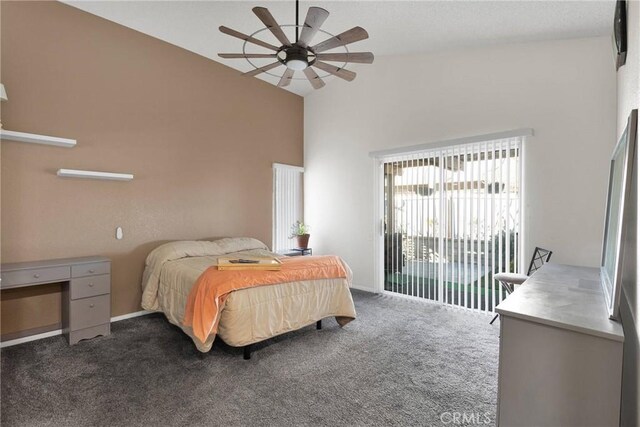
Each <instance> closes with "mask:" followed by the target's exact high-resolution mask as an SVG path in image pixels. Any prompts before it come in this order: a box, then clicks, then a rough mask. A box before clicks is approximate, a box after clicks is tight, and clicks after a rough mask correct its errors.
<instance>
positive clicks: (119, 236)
mask: <svg viewBox="0 0 640 427" xmlns="http://www.w3.org/2000/svg"><path fill="white" fill-rule="evenodd" d="M122 237H123V233H122V227H118V228H116V239H118V240H122Z"/></svg>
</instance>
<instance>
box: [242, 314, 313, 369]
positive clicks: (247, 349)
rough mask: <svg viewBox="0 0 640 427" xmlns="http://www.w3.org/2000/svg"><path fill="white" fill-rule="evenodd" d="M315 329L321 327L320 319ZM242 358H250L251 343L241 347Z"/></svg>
mask: <svg viewBox="0 0 640 427" xmlns="http://www.w3.org/2000/svg"><path fill="white" fill-rule="evenodd" d="M316 329H318V330H320V329H322V319H320V320H318V321H317V322H316ZM242 358H243V359H244V360H250V359H251V344H247V345H245V346H244V347H242Z"/></svg>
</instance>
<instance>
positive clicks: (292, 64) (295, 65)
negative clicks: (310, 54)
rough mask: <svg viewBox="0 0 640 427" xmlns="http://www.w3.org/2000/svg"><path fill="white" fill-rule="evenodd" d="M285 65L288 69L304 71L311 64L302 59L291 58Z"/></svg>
mask: <svg viewBox="0 0 640 427" xmlns="http://www.w3.org/2000/svg"><path fill="white" fill-rule="evenodd" d="M285 65H286V66H287V68H288V69H290V70H293V71H302V70H304V69H305V68H307V67H308V66H309V64H307V62H306V61H303V60H301V59H290V60H289V61H287V63H286V64H285Z"/></svg>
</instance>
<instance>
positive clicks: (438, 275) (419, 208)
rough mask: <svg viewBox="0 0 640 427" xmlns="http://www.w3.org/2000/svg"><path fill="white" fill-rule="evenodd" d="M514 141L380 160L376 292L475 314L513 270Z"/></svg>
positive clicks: (517, 193)
mask: <svg viewBox="0 0 640 427" xmlns="http://www.w3.org/2000/svg"><path fill="white" fill-rule="evenodd" d="M521 146H522V138H509V139H500V140H494V141H486V142H481V143H474V144H468V145H456V146H451V147H445V148H439V149H434V150H428V151H422V152H417V153H415V152H414V153H411V154H406V155H395V156H393V157H388V158H385V159H383V160H382V170H383V175H384V189H383V193H384V198H383V206H384V214H383V215H384V221H383V222H384V239H383V240H384V243H383V245H384V262H383V268H384V290H386V291H389V292H393V293H398V294H403V295H410V296H414V297H419V298H426V299H430V300H434V301H439V302H442V303H445V304H452V305H456V306H461V307H467V308H470V309H475V310H480V311H493V309H494V307H495V306H496V305H497V304H498V303H499V302H500V301H502V299H503V298H504V297H505V295H504V293H503V290H502V289H501V288H500V286H499V284H498V283H497V281H496V280H494V278H493V276H494V274H496V273H498V272H501V271H506V272H519V271H520V270H521V268H520V267H521V258H522V256H521V251H520V246H521V227H522V220H521V200H522V179H521V176H522V166H521V163H522V155H521V154H522V147H521Z"/></svg>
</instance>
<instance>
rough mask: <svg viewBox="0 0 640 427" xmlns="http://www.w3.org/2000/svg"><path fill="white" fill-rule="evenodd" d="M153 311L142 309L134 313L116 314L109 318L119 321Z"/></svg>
mask: <svg viewBox="0 0 640 427" xmlns="http://www.w3.org/2000/svg"><path fill="white" fill-rule="evenodd" d="M151 313H155V312H154V311H149V310H142V311H136V312H134V313H128V314H123V315H121V316H116V317H112V318H111V322H119V321H121V320H127V319H131V318H134V317H140V316H146V315H147V314H151Z"/></svg>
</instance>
